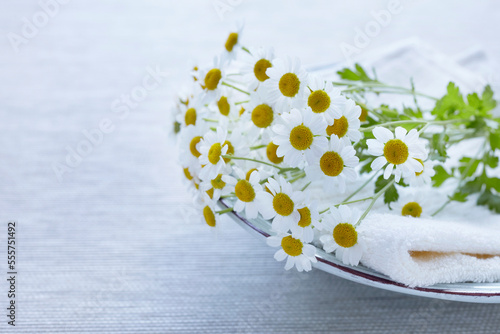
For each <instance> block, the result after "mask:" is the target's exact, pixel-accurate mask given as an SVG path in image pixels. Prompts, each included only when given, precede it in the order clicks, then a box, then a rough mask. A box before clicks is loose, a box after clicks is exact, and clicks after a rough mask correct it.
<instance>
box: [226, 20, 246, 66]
mask: <svg viewBox="0 0 500 334" xmlns="http://www.w3.org/2000/svg"><path fill="white" fill-rule="evenodd" d="M242 32H243V24H238V27H237V29H236V31H233V32H231V33H229V36H227V39H226V43H225V44H224V53H223V55H222V57H223V58H224V59H225V60H227V61H232V60H234V59H236V56H237V55H238V53H239V50H240V49H241V43H240V41H241V33H242Z"/></svg>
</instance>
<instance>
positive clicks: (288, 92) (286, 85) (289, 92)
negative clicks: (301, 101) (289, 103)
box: [279, 73, 300, 97]
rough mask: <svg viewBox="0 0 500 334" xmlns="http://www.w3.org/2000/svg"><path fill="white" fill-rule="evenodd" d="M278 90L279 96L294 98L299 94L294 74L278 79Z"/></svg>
mask: <svg viewBox="0 0 500 334" xmlns="http://www.w3.org/2000/svg"><path fill="white" fill-rule="evenodd" d="M279 88H280V91H281V94H283V95H285V96H286V97H294V96H295V95H297V93H298V92H299V88H300V80H299V78H298V77H297V75H296V74H295V73H286V74H284V75H283V76H282V77H281V79H280V82H279Z"/></svg>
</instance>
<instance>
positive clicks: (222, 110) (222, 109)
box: [217, 96, 229, 116]
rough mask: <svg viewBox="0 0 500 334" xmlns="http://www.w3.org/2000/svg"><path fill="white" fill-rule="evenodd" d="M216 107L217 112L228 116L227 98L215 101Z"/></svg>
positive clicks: (223, 97)
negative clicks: (217, 108)
mask: <svg viewBox="0 0 500 334" xmlns="http://www.w3.org/2000/svg"><path fill="white" fill-rule="evenodd" d="M217 107H219V112H220V113H221V114H222V115H224V116H227V115H229V103H228V102H227V97H225V96H222V97H221V98H220V100H219V101H217Z"/></svg>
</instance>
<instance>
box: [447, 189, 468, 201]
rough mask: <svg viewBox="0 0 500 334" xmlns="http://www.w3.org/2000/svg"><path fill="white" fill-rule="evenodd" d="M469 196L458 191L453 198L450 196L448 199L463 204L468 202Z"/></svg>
mask: <svg viewBox="0 0 500 334" xmlns="http://www.w3.org/2000/svg"><path fill="white" fill-rule="evenodd" d="M467 196H469V194H466V193H462V192H459V191H457V192H456V193H454V194H453V196H448V198H449V199H450V200H452V201H456V202H462V203H463V202H467Z"/></svg>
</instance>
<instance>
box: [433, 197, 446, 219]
mask: <svg viewBox="0 0 500 334" xmlns="http://www.w3.org/2000/svg"><path fill="white" fill-rule="evenodd" d="M450 203H451V199H449V200H447V201H446V203H444V204H443V205H441V207H440V208H439V209H437V210H436V212H434V213H433V214H432V215H431V216H432V217H434V216H435V215H437V214H438V213H440V212H441V211H443V209H444V208H445V207H446V206H447V205H448V204H450Z"/></svg>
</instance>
